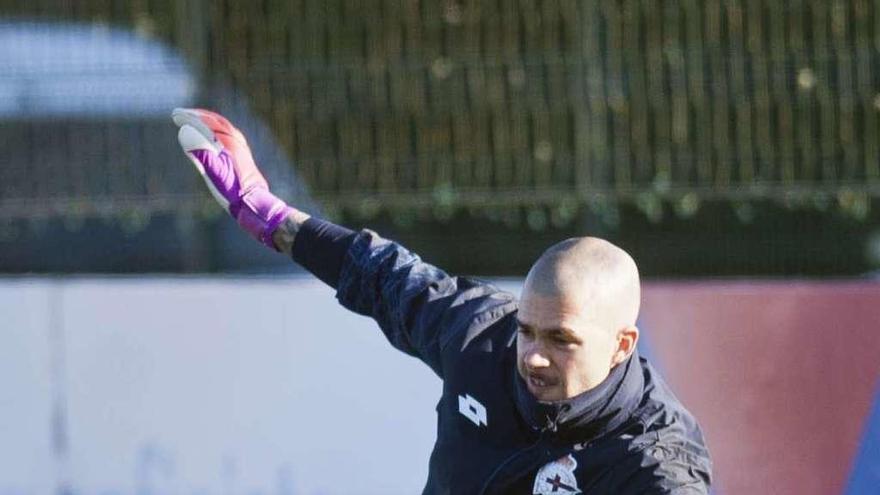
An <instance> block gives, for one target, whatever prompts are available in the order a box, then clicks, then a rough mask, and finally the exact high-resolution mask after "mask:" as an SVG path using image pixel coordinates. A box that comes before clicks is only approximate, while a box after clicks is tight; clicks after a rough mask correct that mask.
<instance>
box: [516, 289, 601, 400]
mask: <svg viewBox="0 0 880 495" xmlns="http://www.w3.org/2000/svg"><path fill="white" fill-rule="evenodd" d="M599 313H601V311H599ZM517 320H518V321H519V331H518V334H517V339H516V350H517V368H518V369H519V374H520V376H522V378H523V380H525V382H526V385H527V386H528V389H529V391H530V392H531V393H532V395H534V396H535V398H537V399H538V400H541V401H557V400H563V399H568V398H571V397H574V396H575V395H578V394H580V393H583V392H585V391H587V390H590V389H592V388H593V387H595V386H597V385H599V384H600V383H602V381H603V380H604V379H605V378H606V377H607V376H608V373H609V371H610V370H611V367H612V359H613V357H614V355H615V352H616V351H617V350H618V340H617V338H616V336H615V332H614V329H613V328H609V327H608V323H607V322H603V321H601V318H598V317H596V316H595V315H591V314H590V312H589V308H588V307H586V305H584V304H578V303H577V302H575V301H571V300H566V298H565V297H561V296H548V295H541V294H532V293H529V291H527V290H526V291H524V292H523V296H522V299H521V300H520V306H519V312H518V315H517Z"/></svg>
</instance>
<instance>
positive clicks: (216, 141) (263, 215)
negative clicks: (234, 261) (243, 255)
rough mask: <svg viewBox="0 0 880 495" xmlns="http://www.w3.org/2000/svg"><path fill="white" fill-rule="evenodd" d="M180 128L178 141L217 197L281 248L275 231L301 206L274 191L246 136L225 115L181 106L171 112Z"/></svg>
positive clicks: (251, 228) (261, 237)
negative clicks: (296, 206) (259, 165)
mask: <svg viewBox="0 0 880 495" xmlns="http://www.w3.org/2000/svg"><path fill="white" fill-rule="evenodd" d="M171 116H172V118H173V119H174V123H175V124H177V125H178V126H179V127H180V131H179V132H178V133H177V140H178V141H180V146H181V147H182V148H183V152H184V153H185V154H186V156H187V157H188V158H189V159H190V161H192V163H193V165H195V167H196V170H198V171H199V173H200V174H202V178H203V179H205V183H206V184H208V189H209V190H210V191H211V194H213V195H214V199H216V200H217V202H218V203H220V205H221V206H223V208H224V209H226V211H228V212H229V214H230V215H232V218H234V219H235V220H236V221H237V222H238V225H240V226H241V228H243V229H244V230H245V231H247V232H248V233H249V234H250V235H251V236H253V237H254V238H256V239H257V240H258V241H260V242H262V243H263V244H265V245H267V246H269V247H270V248H272V249H275V250H277V249H278V248H277V247H276V246H275V243H274V242H273V241H272V233H273V232H275V229H277V228H278V226H279V225H280V224H281V222H283V221H284V219H285V218H287V216H288V215H289V214H290V213H292V212H294V211H295V210H294V209H293V208H291V207H289V206H287V204H286V203H284V201H281V200H280V199H278V198H277V197H276V196H275V195H274V194H272V193H270V192H269V183H268V182H266V179H265V178H264V177H263V174H261V173H260V170H259V169H258V168H257V165H256V163H254V158H253V156H252V155H251V150H250V147H248V144H247V141H246V140H245V138H244V135H242V133H241V132H240V131H239V130H238V129H236V128H235V126H233V125H232V124H231V123H230V122H229V121H228V120H226V118H224V117H223V116H222V115H219V114H216V113H214V112H210V111H208V110H201V109H189V108H177V109H175V110H174V112H173V113H172V114H171Z"/></svg>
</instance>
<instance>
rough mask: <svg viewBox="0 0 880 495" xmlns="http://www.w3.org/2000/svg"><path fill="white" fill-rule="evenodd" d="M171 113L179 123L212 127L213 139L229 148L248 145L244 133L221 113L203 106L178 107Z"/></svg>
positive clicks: (206, 127) (204, 127)
mask: <svg viewBox="0 0 880 495" xmlns="http://www.w3.org/2000/svg"><path fill="white" fill-rule="evenodd" d="M171 115H172V118H174V122H176V123H177V125H183V124H189V125H192V126H194V127H199V126H201V127H202V128H203V129H210V131H211V134H210V135H211V136H212V139H214V140H218V141H220V142H222V143H223V145H224V146H225V147H227V148H238V147H241V146H244V147H247V140H246V139H245V137H244V134H242V133H241V131H239V130H238V129H237V128H236V127H235V126H234V125H232V123H231V122H229V120H228V119H227V118H226V117H224V116H222V115H220V114H219V113H215V112H212V111H210V110H205V109H203V108H177V109H175V110H174V112H173V113H172V114H171ZM200 130H202V129H200Z"/></svg>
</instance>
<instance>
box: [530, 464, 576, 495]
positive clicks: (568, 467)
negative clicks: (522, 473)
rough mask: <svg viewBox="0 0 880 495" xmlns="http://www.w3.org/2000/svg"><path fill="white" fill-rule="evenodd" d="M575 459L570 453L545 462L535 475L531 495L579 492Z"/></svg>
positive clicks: (562, 494)
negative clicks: (575, 475) (575, 472)
mask: <svg viewBox="0 0 880 495" xmlns="http://www.w3.org/2000/svg"><path fill="white" fill-rule="evenodd" d="M577 465H578V463H577V461H576V460H574V457H572V456H571V454H568V455H567V456H565V457H560V458H559V459H557V460H555V461H553V462H550V463H548V464H546V465H545V466H544V467H542V468H541V469H539V470H538V476H536V477H535V487H534V488H532V493H533V495H572V494H575V493H581V490H580V488H578V484H577V478H575V477H574V470H575V468H577Z"/></svg>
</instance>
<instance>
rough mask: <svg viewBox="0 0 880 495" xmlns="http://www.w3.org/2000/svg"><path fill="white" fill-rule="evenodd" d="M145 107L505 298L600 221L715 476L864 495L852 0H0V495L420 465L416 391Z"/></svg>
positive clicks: (413, 474) (878, 123) (862, 128)
mask: <svg viewBox="0 0 880 495" xmlns="http://www.w3.org/2000/svg"><path fill="white" fill-rule="evenodd" d="M176 106H202V107H206V108H211V109H214V110H217V111H219V112H221V113H223V114H225V115H226V116H227V117H229V118H230V120H232V121H233V122H234V123H235V124H236V125H237V126H238V127H239V128H241V129H242V131H243V132H244V133H245V134H246V135H247V137H248V139H249V141H250V144H251V147H252V149H253V150H254V154H255V156H256V157H257V161H258V163H259V164H260V165H261V167H262V169H263V171H264V173H265V174H266V176H267V177H268V178H269V180H270V183H271V185H272V189H273V191H274V192H275V193H276V194H278V195H279V196H281V197H282V198H284V199H286V200H287V201H289V202H290V203H291V204H294V205H296V206H298V207H300V208H301V209H304V210H306V211H309V212H310V213H313V214H317V215H319V216H322V217H324V218H328V219H331V220H333V221H336V222H339V223H342V224H344V225H347V226H349V227H352V228H360V227H369V228H372V229H374V230H377V231H378V232H380V233H381V234H383V235H384V236H386V237H390V238H393V239H395V240H398V241H401V242H402V243H404V244H405V245H406V246H408V247H410V248H411V249H413V250H415V251H417V252H418V253H419V254H421V255H422V257H423V258H424V259H426V260H427V261H429V262H431V263H434V264H437V265H439V266H441V267H442V268H444V269H446V270H447V271H450V272H454V273H461V274H467V275H476V276H479V277H484V278H489V279H492V280H493V281H495V282H496V283H499V284H501V285H502V286H503V287H504V288H507V289H509V290H511V291H514V292H516V291H518V290H519V277H522V276H523V275H524V274H525V272H526V271H527V270H528V267H529V266H530V265H531V263H532V262H533V260H534V259H535V258H536V257H537V256H538V255H539V254H540V253H541V252H542V251H543V250H544V249H545V248H546V247H548V246H549V245H551V244H552V243H554V242H557V241H559V240H561V239H564V238H566V237H571V236H577V235H586V234H590V235H598V236H602V237H605V238H608V239H609V240H612V241H613V242H616V243H618V244H619V245H621V246H622V247H624V248H625V249H627V250H628V251H629V252H630V253H632V254H633V256H634V257H635V259H636V260H637V261H638V263H639V266H640V269H641V271H642V274H643V277H644V278H645V281H646V283H645V291H644V294H645V296H644V301H643V311H642V321H641V326H642V327H643V330H644V339H643V342H642V343H641V344H640V345H642V347H643V348H644V352H645V353H647V354H648V355H649V356H650V357H651V358H652V359H653V360H654V361H655V362H656V363H657V364H658V365H659V367H660V368H661V370H663V372H664V373H666V375H667V376H668V377H669V378H670V381H671V382H672V383H673V386H674V387H675V388H676V390H677V391H679V393H680V395H681V397H682V400H683V401H684V402H685V404H686V405H688V406H689V407H690V408H691V409H693V410H694V411H695V412H696V413H697V415H698V417H699V418H700V420H701V421H702V422H703V424H704V426H705V428H706V432H707V437H708V440H709V443H710V448H711V449H712V451H713V453H714V456H715V460H716V474H717V480H716V481H717V484H716V493H724V494H740V493H742V494H753V493H797V494H806V493H816V494H826V493H847V494H861V493H880V398H878V397H880V395H878V377H880V328H878V326H880V284H878V282H877V273H878V272H877V270H878V269H880V214H878V211H880V209H878V197H880V1H876V0H821V1H819V0H793V1H787V2H776V1H771V0H676V1H671V0H670V1H651V0H620V1H607V2H600V1H587V0H570V1H566V0H493V1H464V0H445V1H444V0H438V1H424V0H421V1H420V0H296V1H281V0H261V1H243V0H218V1H207V0H179V1H172V0H132V1H126V2H123V1H116V0H77V1H75V2H74V1H61V0H31V1H27V2H25V1H22V0H0V314H3V315H5V316H4V317H3V318H0V358H2V359H0V438H5V439H6V440H5V441H2V442H0V466H7V467H8V469H7V468H6V467H0V494H19V493H21V494H25V493H27V494H30V493H35V494H36V493H58V494H61V493H65V494H67V493H70V494H79V493H83V494H85V493H89V494H91V493H101V494H111V493H120V494H121V493H135V492H136V493H141V494H152V493H180V494H183V493H187V494H188V493H206V494H207V493H230V494H231V493H285V494H286V493H417V492H418V491H419V490H420V489H421V484H422V483H423V482H424V479H425V473H426V466H427V459H428V455H429V452H430V446H431V444H432V442H433V433H434V425H433V409H432V408H433V406H434V402H435V401H436V398H437V397H438V394H439V383H438V382H437V380H436V379H435V378H434V377H433V376H432V375H430V373H429V372H427V371H425V370H423V369H422V367H420V366H419V365H418V364H416V363H415V362H413V361H412V360H410V359H408V358H406V357H403V356H398V355H397V354H395V353H394V352H393V351H392V350H390V349H389V348H388V346H387V344H385V343H384V342H382V340H381V338H380V337H379V336H378V335H377V334H378V332H376V331H375V329H374V328H373V327H372V324H371V323H370V322H369V321H365V320H363V319H360V318H355V317H353V316H351V315H348V314H346V313H345V312H344V311H343V310H342V309H341V308H338V307H337V306H335V302H334V300H333V297H332V291H331V290H330V289H328V288H326V287H323V286H321V285H320V284H319V283H317V282H315V281H313V280H312V279H311V278H310V277H308V276H307V275H306V274H303V273H301V272H300V271H299V269H298V268H297V267H296V266H295V265H294V264H292V263H291V262H290V261H289V260H286V259H284V257H282V256H280V255H277V254H275V253H272V252H268V251H267V250H265V249H263V248H261V246H260V245H259V244H257V243H255V242H253V241H252V240H250V239H249V238H248V237H247V236H245V235H243V234H241V233H240V232H238V229H237V227H236V226H235V224H234V222H232V221H231V220H230V219H229V218H227V217H226V216H224V215H223V214H222V211H221V210H220V209H219V208H218V207H216V205H215V204H214V203H213V200H212V199H211V197H210V195H209V194H207V192H206V190H205V188H204V186H203V185H202V182H201V179H200V178H199V177H198V175H197V174H196V173H195V172H194V171H193V170H192V167H191V166H190V165H188V163H187V161H186V160H185V159H184V158H183V156H182V155H181V153H180V152H179V149H178V146H177V142H176V137H175V136H176V128H175V127H174V125H173V124H172V123H171V121H170V117H169V116H170V112H171V109H172V108H174V107H176ZM228 301H236V302H237V304H234V305H233V304H229V302H228ZM254 308H259V309H258V311H257V312H258V313H259V315H257V316H255V315H253V313H254ZM361 327H363V330H362V331H361ZM377 356H378V357H377ZM355 367H358V368H360V369H362V370H364V372H362V373H361V372H359V373H351V370H352V369H354V368H355ZM352 374H355V375H357V376H351V375H352ZM378 384H381V385H378ZM379 397H381V399H379Z"/></svg>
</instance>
